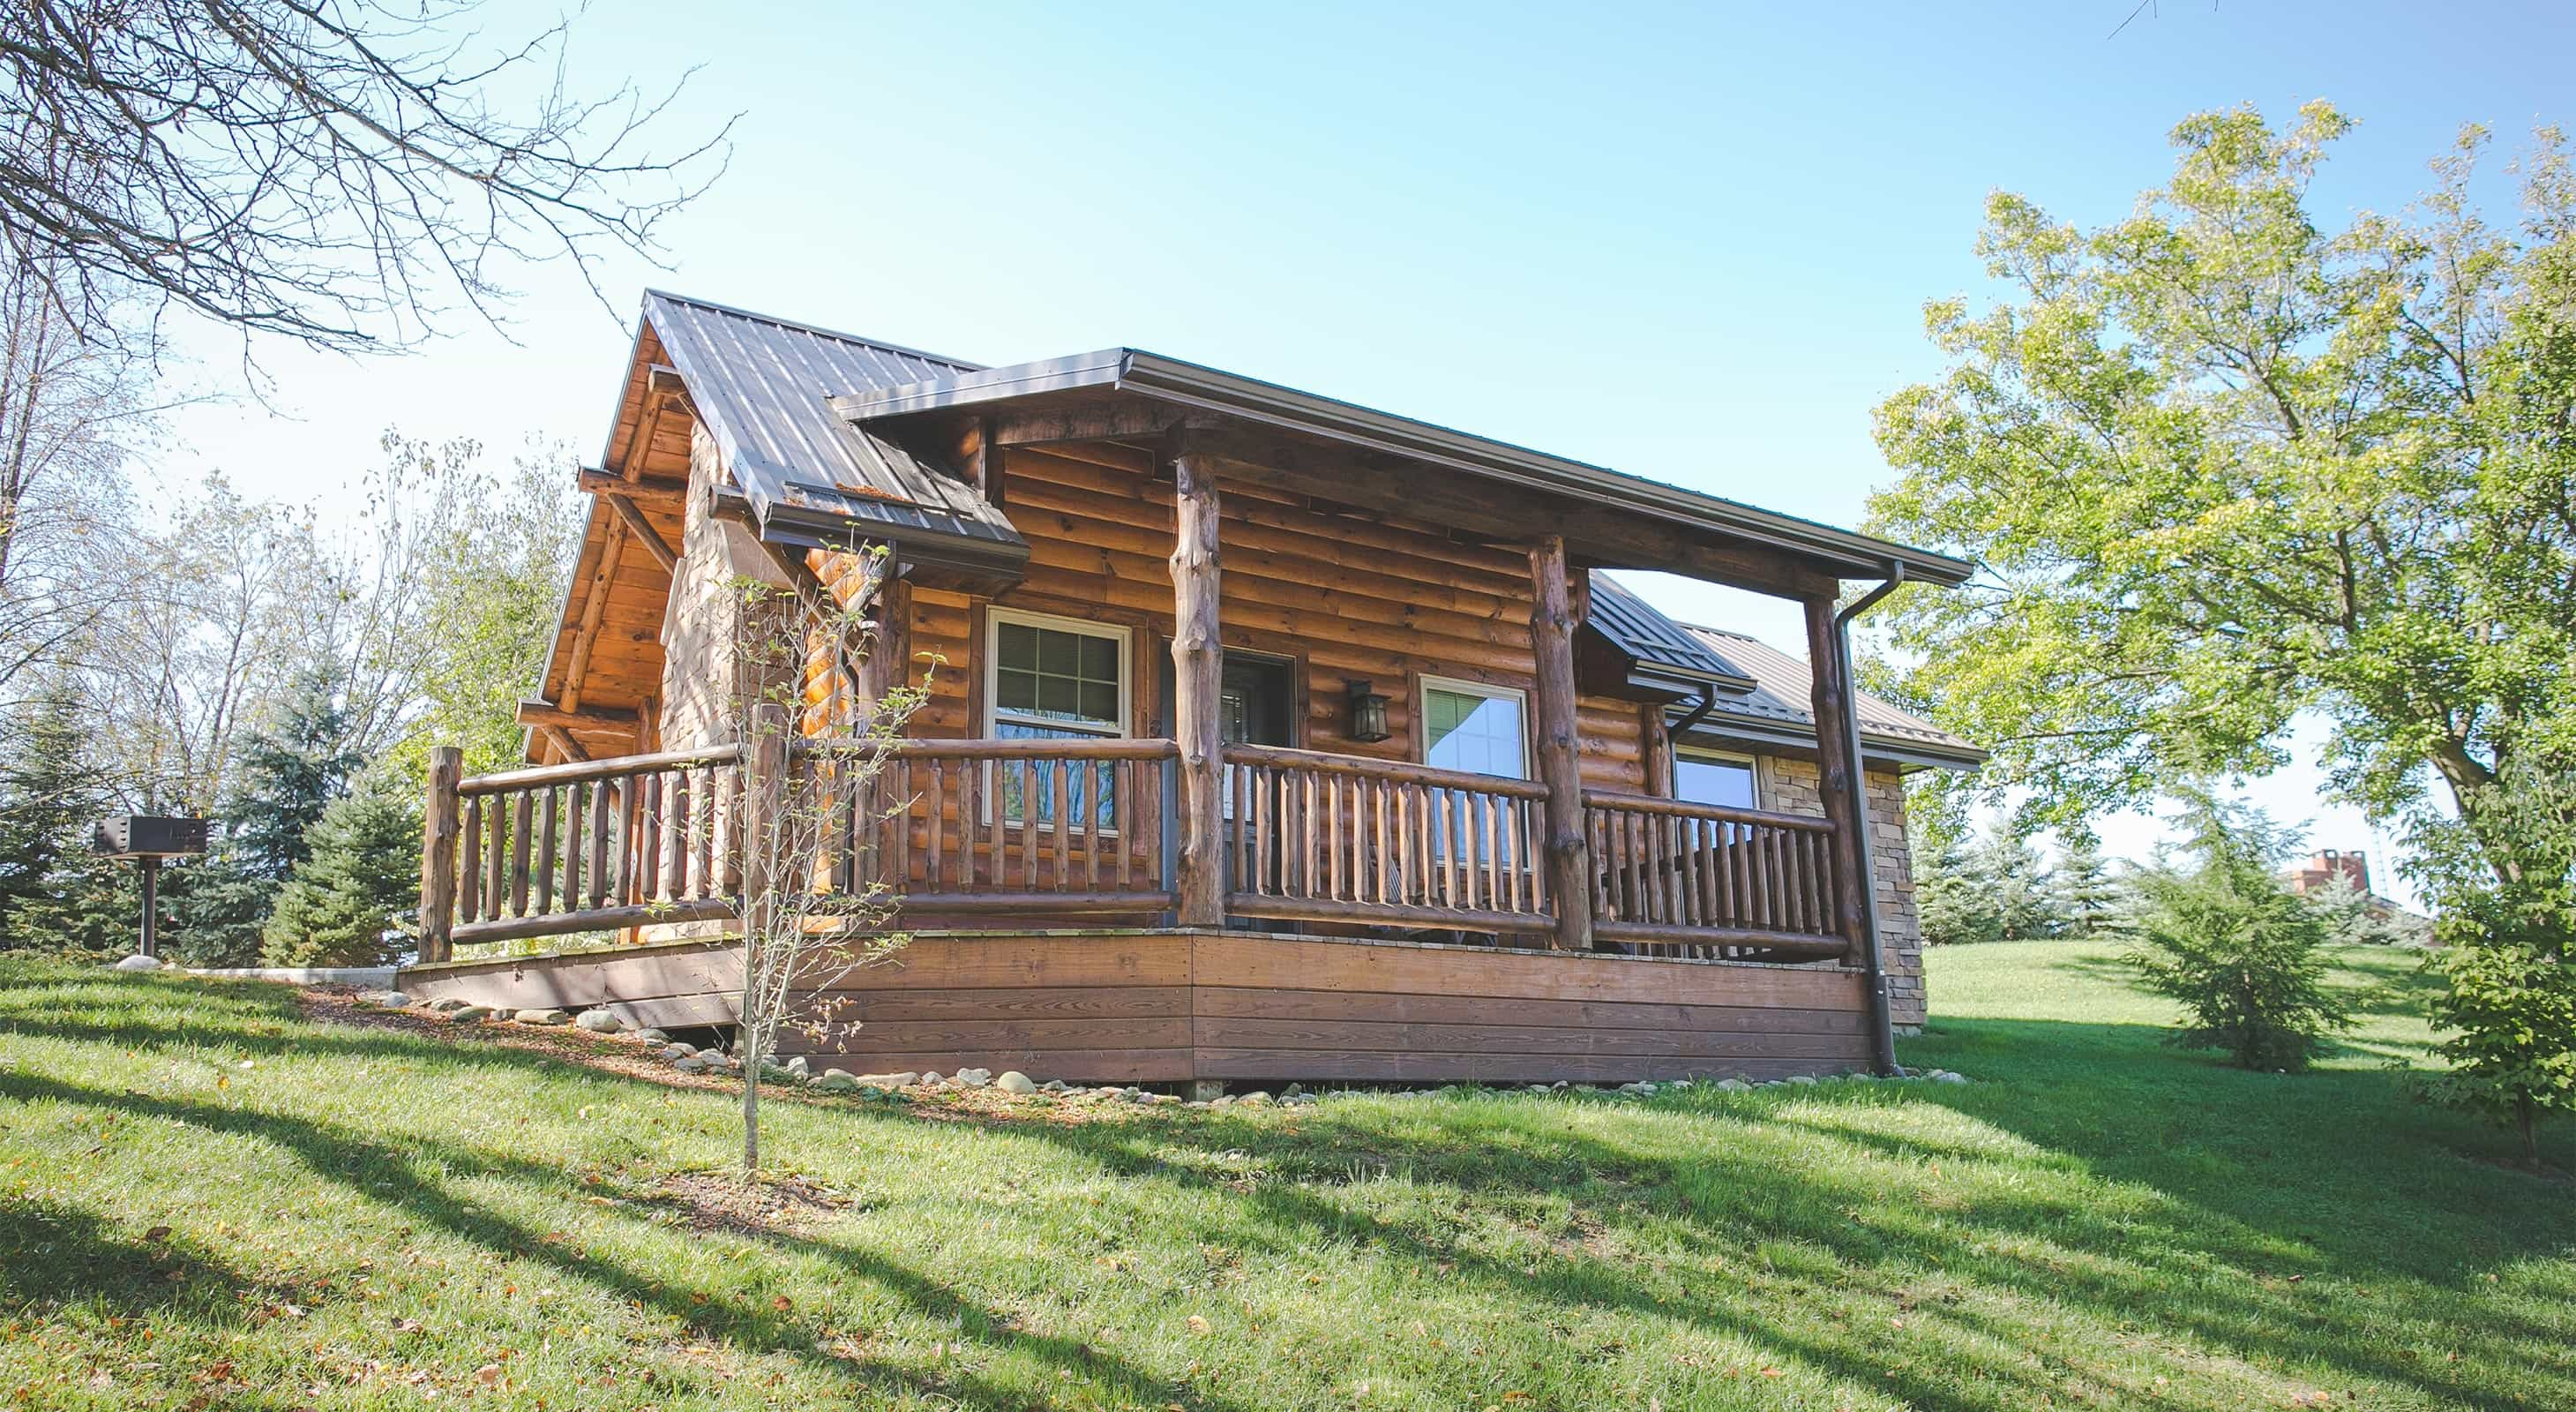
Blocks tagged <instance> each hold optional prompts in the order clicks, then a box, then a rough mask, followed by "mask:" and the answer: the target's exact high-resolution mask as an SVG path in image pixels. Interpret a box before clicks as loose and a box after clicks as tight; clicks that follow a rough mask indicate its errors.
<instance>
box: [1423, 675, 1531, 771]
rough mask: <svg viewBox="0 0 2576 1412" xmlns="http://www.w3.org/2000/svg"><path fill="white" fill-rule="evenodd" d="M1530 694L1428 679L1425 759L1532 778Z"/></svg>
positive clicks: (1459, 767)
mask: <svg viewBox="0 0 2576 1412" xmlns="http://www.w3.org/2000/svg"><path fill="white" fill-rule="evenodd" d="M1528 718H1529V696H1528V694H1527V693H1526V692H1521V691H1516V690H1514V689H1512V688H1511V687H1507V686H1487V685H1485V684H1484V683H1482V682H1471V681H1455V680H1452V679H1450V678H1448V677H1424V678H1423V679H1422V763H1424V764H1426V765H1434V766H1437V767H1439V768H1441V769H1444V770H1465V771H1468V772H1469V773H1472V774H1479V775H1502V776H1505V777H1507V778H1510V779H1516V780H1525V779H1528V778H1529V733H1528V731H1527V730H1526V729H1525V728H1524V726H1523V722H1525V721H1526V720H1527V719H1528Z"/></svg>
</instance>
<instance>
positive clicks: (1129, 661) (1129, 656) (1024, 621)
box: [983, 603, 1136, 740]
mask: <svg viewBox="0 0 2576 1412" xmlns="http://www.w3.org/2000/svg"><path fill="white" fill-rule="evenodd" d="M1004 623H1017V624H1019V625H1020V626H1022V627H1032V628H1048V629H1052V630H1054V631H1056V632H1069V633H1074V634H1076V635H1078V636H1082V637H1106V638H1111V639H1114V640H1115V641H1116V642H1117V644H1118V723H1117V726H1116V728H1115V729H1112V730H1102V729H1099V728H1096V727H1094V726H1092V725H1091V724H1090V723H1088V722H1080V721H1058V720H1050V719H1047V718H1045V717H1043V716H1036V715H1031V716H1028V717H1026V718H1023V717H1021V716H1019V715H1018V714H1017V713H1011V714H1010V715H1009V716H1008V719H1009V721H1010V723H1011V724H1012V725H1016V726H1033V727H1036V728H1038V729H1041V730H1064V731H1072V732H1074V733H1075V734H1077V735H1086V736H1091V737H1094V738H1096V739H1099V740H1129V739H1133V738H1134V736H1135V734H1136V630H1135V629H1133V628H1130V627H1127V626H1126V625H1124V624H1122V623H1102V622H1094V621H1092V620H1091V619H1089V618H1068V617H1064V616H1062V615H1061V614H1056V613H1032V612H1030V611H1028V610H1027V609H1025V608H1005V607H1003V606H1002V605H1000V604H998V603H995V604H991V605H989V606H987V607H986V608H985V609H984V725H983V730H984V738H985V739H987V740H991V739H993V738H994V728H995V727H996V726H998V725H1000V724H1001V723H1002V721H1003V720H1004V719H1005V713H1004V712H1003V710H1002V624H1004Z"/></svg>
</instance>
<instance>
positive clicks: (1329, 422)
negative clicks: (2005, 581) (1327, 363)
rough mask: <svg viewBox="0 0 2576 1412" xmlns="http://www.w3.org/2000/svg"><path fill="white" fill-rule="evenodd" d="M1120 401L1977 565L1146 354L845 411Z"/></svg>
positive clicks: (1126, 351) (1856, 547) (1131, 352)
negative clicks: (1081, 394)
mask: <svg viewBox="0 0 2576 1412" xmlns="http://www.w3.org/2000/svg"><path fill="white" fill-rule="evenodd" d="M1101 389H1108V390H1115V391H1126V392H1133V393H1136V394H1139V395H1141V396H1146V397H1152V398H1156V399H1159V400H1162V401H1166V402H1172V403H1177V404H1179V405H1182V406H1187V407H1194V408H1199V409H1203V410H1208V411H1216V412H1222V413H1226V414H1229V415H1233V416H1239V417H1245V418H1248V419H1251V420H1255V421H1261V422H1267V423H1270V424H1272V425H1275V426H1281V427H1287V428H1291V429H1294V430H1297V431H1301V432H1306V433H1309V434H1313V435H1320V436H1325V437H1328V438H1332V439H1335V440H1339V441H1343V442H1347V443H1351V444H1356V445H1363V446H1368V447H1371V448H1373V449H1379V450H1385V451H1390V452H1393V453H1395V454H1397V455H1401V456H1407V457H1411V458H1414V459H1416V460H1421V461H1428V462H1432V463H1435V464H1440V465H1446V466H1452V467H1455V468H1457V469H1459V470H1463V471H1467V472H1470V473H1472V474H1476V475H1481V476H1488V477H1491V478H1493V479H1495V480H1499V481H1505V482H1509V483H1511V484H1515V485H1520V486H1525V487H1528V488H1530V489H1534V490H1542V491H1552V492H1555V493H1559V494H1571V495H1577V496H1581V497H1584V498H1586V499H1590V500H1594V501H1598V502H1600V503H1602V504H1605V505H1610V506H1614V507H1616V508H1619V509H1623V510H1627V511H1631V512H1634V513H1641V514H1646V515H1651V516H1654V517H1656V518H1659V519H1663V520H1668V521H1672V522H1674V523H1678V524H1682V525H1687V526H1691V527H1694V528H1699V529H1705V530H1714V531H1717V532H1719V533H1722V534H1726V535H1730V536H1735V537H1739V538H1745V539H1751V540H1755V541H1757V542H1760V543H1765V544H1769V545H1773V546H1775V547H1778V548H1783V549H1790V550H1795V551H1798V552H1800V553H1805V554H1810V555H1814V556H1817V557H1820V558H1823V559H1825V560H1827V561H1830V562H1833V563H1835V564H1838V565H1841V566H1843V567H1845V568H1848V569H1850V570H1852V571H1853V572H1854V574H1866V575H1874V574H1878V573H1881V572H1884V570H1885V568H1886V566H1887V565H1888V564H1889V563H1890V562H1897V563H1902V564H1903V565H1904V566H1905V573H1906V577H1908V578H1911V579H1919V580H1924V581H1927V582H1931V583H1937V584H1946V585H1955V584H1959V583H1964V582H1966V581H1967V578H1968V576H1969V574H1970V573H1971V572H1972V571H1973V566H1972V565H1970V564H1969V563H1968V562H1967V561H1965V560H1963V559H1955V558H1952V557H1950V556H1949V555H1946V554H1935V553H1933V552H1931V551H1930V550H1925V549H1914V548H1910V547H1908V546H1906V545H1902V544H1897V543H1894V542H1892V541H1889V540H1884V539H1878V538H1876V537H1874V536H1871V535H1865V534H1860V533H1856V532H1854V531H1852V530H1846V529H1841V528H1838V527H1836V526H1833V525H1827V524H1820V523H1818V522H1816V521H1814V520H1808V519H1801V518H1799V517H1797V516H1795V515H1783V514H1780V513H1778V512H1777V511H1772V510H1764V509H1761V508H1759V507H1757V506H1752V505H1746V504H1743V503H1741V502H1739V501H1734V500H1728V499H1725V498H1723V497H1721V496H1715V495H1705V494H1702V493H1700V492H1698V491H1694V490H1684V489H1682V488H1681V487H1679V486H1674V485H1666V484H1664V483H1663V482H1661V481H1655V480H1648V479H1646V478H1645V477H1643V476H1637V475H1631V474H1629V473H1627V472H1624V471H1614V470H1612V469H1610V468H1609V467H1606V466H1596V465H1592V464H1590V463H1588V462H1584V461H1575V460H1569V459H1567V458H1565V457H1562V456H1551V455H1548V454H1546V453H1544V452H1540V451H1534V450H1531V449H1530V448H1528V447H1525V446H1515V445H1512V444H1511V443H1509V442H1503V441H1496V440H1493V439H1492V438H1490V437H1482V436H1475V435H1472V434H1470V433H1467V432H1462V431H1457V430H1454V429H1452V428H1449V427H1444V426H1439V425H1437V424H1434V423H1431V422H1423V421H1417V420H1414V419H1413V418H1410V417H1400V416H1397V415H1395V414H1393V413H1390V412H1381V411H1378V410H1376V409H1375V408H1370V407H1363V406H1360V405H1358V404H1356V403H1352V402H1343V401H1340V400H1337V399H1335V398H1330V397H1321V396H1317V395H1316V394H1314V393H1311V392H1301V391H1299V390H1297V389H1295V388H1291V387H1282V386H1280V385H1279V384H1277V383H1272V382H1263V381H1261V380H1259V379H1257V378H1248V377H1244V376H1242V375H1240V374H1237V373H1229V372H1225V371H1223V370H1221V369H1217V368H1210V367H1206V366H1204V365H1201V364H1198V363H1189V362H1184V361H1182V360H1180V359H1177V358H1167V357H1164V356H1163V355H1161V354H1158V353H1149V352H1146V351H1145V350H1143V349H1138V348H1107V349H1102V350H1100V351H1099V352H1096V353H1078V354H1074V355H1071V356H1069V357H1063V358H1050V359H1046V360H1043V361H1040V362H1034V363H1021V364H1017V365H1014V366H1011V367H1003V368H985V369H980V370H965V369H953V368H952V369H943V370H941V371H938V372H936V373H934V374H932V375H931V376H928V377H926V378H924V379H922V380H921V381H919V382H915V383H912V384H910V385H906V386H899V387H879V388H874V389H853V390H852V391H851V392H850V393H849V394H848V395H845V396H843V397H841V398H839V399H838V400H837V401H836V402H835V404H834V407H835V409H836V410H837V411H839V412H840V413H841V415H843V416H845V417H848V418H849V419H850V420H851V421H852V422H854V423H864V422H867V421H870V420H873V419H875V418H879V417H895V416H902V415H905V414H909V413H917V412H928V411H939V410H946V409H958V410H963V409H967V408H973V407H982V406H989V405H993V404H997V403H1002V402H1006V401H1011V400H1014V399H1018V398H1026V397H1034V396H1039V395H1043V394H1049V393H1061V392H1067V391H1073V390H1101Z"/></svg>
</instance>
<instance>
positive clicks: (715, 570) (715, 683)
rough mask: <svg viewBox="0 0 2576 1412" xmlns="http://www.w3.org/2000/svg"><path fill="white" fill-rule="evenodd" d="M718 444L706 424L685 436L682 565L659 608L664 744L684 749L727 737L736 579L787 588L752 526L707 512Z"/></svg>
mask: <svg viewBox="0 0 2576 1412" xmlns="http://www.w3.org/2000/svg"><path fill="white" fill-rule="evenodd" d="M717 460H718V457H717V455H716V449H715V441H714V439H713V438H712V437H710V436H708V435H707V430H706V428H705V427H703V426H700V427H695V428H693V429H692V433H691V436H690V454H689V504H688V512H687V518H686V521H685V527H684V529H683V530H682V533H681V536H680V562H679V565H678V567H677V568H676V569H674V570H673V572H672V574H671V596H670V598H669V600H668V601H667V602H666V603H665V605H664V607H663V610H662V661H663V664H664V665H663V668H662V711H661V717H660V726H661V741H662V748H663V749H665V750H687V749H690V748H692V747H695V746H700V745H713V744H715V743H717V742H718V741H721V740H726V739H730V738H731V737H732V735H733V732H734V728H735V727H734V713H735V710H736V698H735V695H734V692H735V682H734V677H735V675H736V666H737V662H736V655H737V654H736V653H735V650H734V635H735V634H736V633H737V632H738V631H740V624H741V622H742V613H743V605H742V599H741V596H740V594H739V593H738V592H737V590H736V589H735V586H734V585H735V581H736V580H737V579H741V578H746V577H747V578H754V579H758V580H760V581H761V582H763V583H766V584H768V585H770V586H771V587H773V588H784V587H786V586H787V576H786V575H785V574H783V573H781V572H780V571H779V568H778V566H777V565H776V564H775V563H773V562H771V560H770V558H769V556H768V555H767V554H765V553H763V552H762V551H761V548H760V545H759V544H758V542H757V541H755V540H754V539H753V538H752V537H751V531H749V530H747V529H745V528H743V527H742V526H741V525H739V524H736V523H734V522H733V521H731V520H719V519H717V518H716V517H714V516H713V515H710V514H708V513H707V505H708V503H709V496H710V493H711V492H710V486H711V485H712V483H713V479H714V477H715V476H716V475H717V474H718V471H717V466H716V462H717Z"/></svg>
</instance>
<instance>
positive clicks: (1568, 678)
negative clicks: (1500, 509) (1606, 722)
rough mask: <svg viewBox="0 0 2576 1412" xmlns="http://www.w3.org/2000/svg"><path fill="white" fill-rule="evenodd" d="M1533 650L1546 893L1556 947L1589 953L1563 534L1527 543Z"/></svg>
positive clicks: (1588, 889)
mask: <svg viewBox="0 0 2576 1412" xmlns="http://www.w3.org/2000/svg"><path fill="white" fill-rule="evenodd" d="M1529 558H1530V583H1531V586H1532V587H1533V588H1534V589H1536V593H1535V594H1534V595H1533V596H1532V598H1531V600H1530V650H1531V653H1532V655H1533V656H1534V657H1535V658H1536V659H1537V664H1538V695H1537V698H1536V701H1537V717H1538V718H1537V721H1536V723H1535V724H1536V728H1537V730H1536V733H1537V739H1538V778H1539V783H1541V784H1543V785H1545V786H1547V838H1546V857H1547V889H1548V892H1549V893H1550V894H1552V895H1553V896H1554V897H1555V899H1556V935H1555V938H1554V942H1555V945H1556V946H1557V948H1558V949H1559V950H1564V951H1589V950H1591V949H1592V878H1591V859H1590V858H1589V857H1587V856H1586V854H1587V850H1586V849H1585V848H1584V846H1583V764H1582V759H1581V756H1580V755H1579V754H1578V753H1577V747H1578V741H1577V737H1576V733H1575V709H1574V610H1573V605H1572V601H1571V599H1570V596H1569V594H1568V592H1567V590H1566V584H1565V537H1564V536H1562V535H1547V536H1545V537H1543V538H1541V539H1538V540H1535V541H1533V542H1532V543H1531V544H1530V549H1529Z"/></svg>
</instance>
